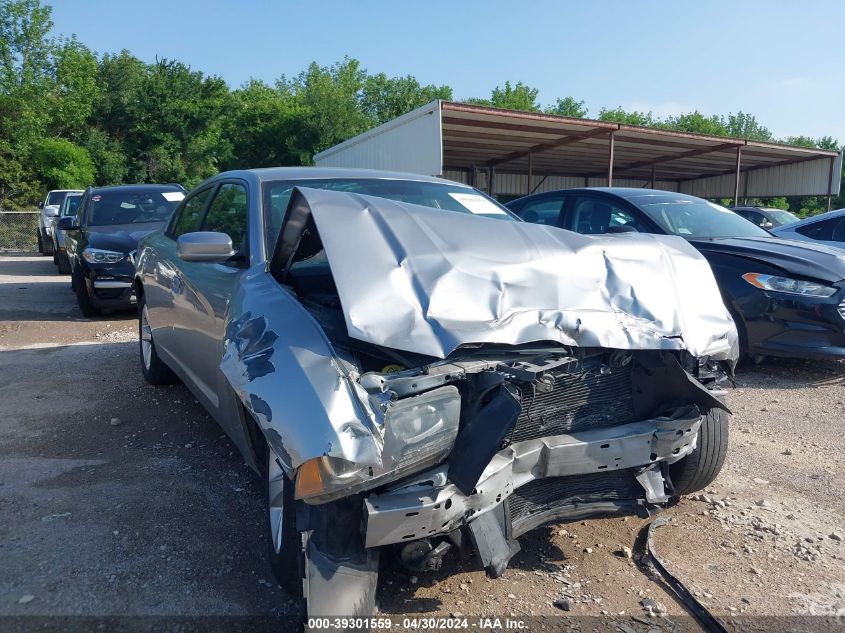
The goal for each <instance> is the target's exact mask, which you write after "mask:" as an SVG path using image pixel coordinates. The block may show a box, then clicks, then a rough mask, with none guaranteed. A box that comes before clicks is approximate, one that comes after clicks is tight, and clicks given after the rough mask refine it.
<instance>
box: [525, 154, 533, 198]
mask: <svg viewBox="0 0 845 633" xmlns="http://www.w3.org/2000/svg"><path fill="white" fill-rule="evenodd" d="M533 186H534V153H533V152H528V186H527V187H526V193H527V194H528V195H529V196H530V195H531V187H533Z"/></svg>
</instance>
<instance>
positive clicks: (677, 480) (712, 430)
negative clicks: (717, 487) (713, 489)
mask: <svg viewBox="0 0 845 633" xmlns="http://www.w3.org/2000/svg"><path fill="white" fill-rule="evenodd" d="M729 419H730V416H729V415H728V414H727V413H726V412H725V411H722V410H721V409H710V411H708V412H707V415H705V416H704V420H702V422H701V427H700V428H699V429H698V445H697V446H696V447H695V450H694V451H693V452H692V453H690V454H689V455H687V456H686V457H684V458H683V459H682V460H680V461H677V462H675V463H674V464H672V465H671V466H670V467H669V474H670V475H671V477H672V483H673V484H674V486H675V494H677V495H679V496H680V495H688V494H691V493H693V492H697V491H699V490H702V489H704V488H706V487H707V486H709V485H710V484H711V483H713V481H714V480H715V479H716V476H717V475H718V474H719V471H720V470H722V465H723V464H724V463H725V455H727V452H728V420H729Z"/></svg>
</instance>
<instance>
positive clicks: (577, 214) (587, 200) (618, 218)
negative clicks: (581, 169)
mask: <svg viewBox="0 0 845 633" xmlns="http://www.w3.org/2000/svg"><path fill="white" fill-rule="evenodd" d="M625 226H628V227H631V228H633V229H636V230H638V231H639V230H642V228H641V227H640V225H639V223H638V222H637V219H636V218H635V217H634V216H633V215H632V214H631V213H630V212H629V211H627V210H625V209H623V208H621V207H619V206H618V205H616V204H613V203H612V202H610V201H607V200H605V199H604V198H595V197H592V196H584V197H579V198H578V199H577V200H576V201H575V205H574V207H573V209H572V215H571V220H570V226H569V227H568V228H569V229H570V230H572V231H575V232H576V233H583V234H584V235H603V234H604V233H607V232H608V229H610V228H611V227H625Z"/></svg>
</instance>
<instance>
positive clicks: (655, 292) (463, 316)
mask: <svg viewBox="0 0 845 633" xmlns="http://www.w3.org/2000/svg"><path fill="white" fill-rule="evenodd" d="M300 191H301V193H302V195H303V196H304V197H305V199H306V200H307V202H308V205H309V207H310V209H311V213H312V215H313V217H314V220H315V222H316V226H317V230H318V232H319V234H320V238H321V241H322V243H323V246H324V247H325V251H326V255H327V257H328V260H329V264H330V266H331V270H332V276H333V278H334V281H335V284H336V286H337V290H338V294H339V297H340V302H341V304H342V307H343V313H344V316H345V318H346V325H347V329H348V331H349V336H351V337H353V338H356V339H359V340H362V341H366V342H369V343H373V344H375V345H380V346H383V347H388V348H394V349H400V350H405V351H410V352H416V353H419V354H425V355H428V356H434V357H437V358H445V357H446V356H448V355H449V354H450V353H451V352H453V351H454V350H455V349H456V348H458V347H460V346H462V345H467V344H469V345H477V344H480V343H498V344H507V345H519V344H523V343H532V342H539V341H545V342H556V343H561V344H563V345H571V346H577V347H603V348H611V349H662V350H679V349H686V350H687V351H689V352H690V353H691V354H693V355H695V356H704V355H709V356H711V357H713V358H716V359H736V358H737V354H738V349H737V336H736V328H735V326H734V323H733V321H732V319H731V317H730V315H729V314H728V311H727V309H726V308H725V306H724V304H723V302H722V297H721V294H720V293H719V289H718V287H717V285H716V281H715V279H714V277H713V273H712V271H711V270H710V266H709V265H708V263H707V261H706V260H705V259H704V258H703V257H702V256H701V255H700V254H699V253H698V252H697V251H696V250H695V249H694V248H693V247H692V246H690V245H689V244H688V243H687V241H686V240H684V239H682V238H679V237H672V236H658V235H641V234H634V235H632V234H624V235H613V236H586V235H580V234H578V233H573V232H570V231H565V230H563V229H558V228H555V227H548V226H543V225H537V224H529V223H524V222H506V221H498V220H494V219H489V218H478V217H474V216H473V215H471V214H464V213H458V212H451V211H444V210H439V209H432V208H429V207H421V206H417V205H410V204H403V203H400V202H394V201H391V200H385V199H382V198H375V197H372V196H364V195H359V194H349V193H341V192H335V191H328V190H317V189H306V188H303V189H301V190H300ZM363 245H366V246H363Z"/></svg>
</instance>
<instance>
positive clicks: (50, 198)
mask: <svg viewBox="0 0 845 633" xmlns="http://www.w3.org/2000/svg"><path fill="white" fill-rule="evenodd" d="M65 196H67V191H51V192H50V193H49V194H47V204H46V205H45V206H48V207H49V206H50V205H53V206H56V207H57V206H59V205H60V204H61V203H62V200H64V199H65Z"/></svg>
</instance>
